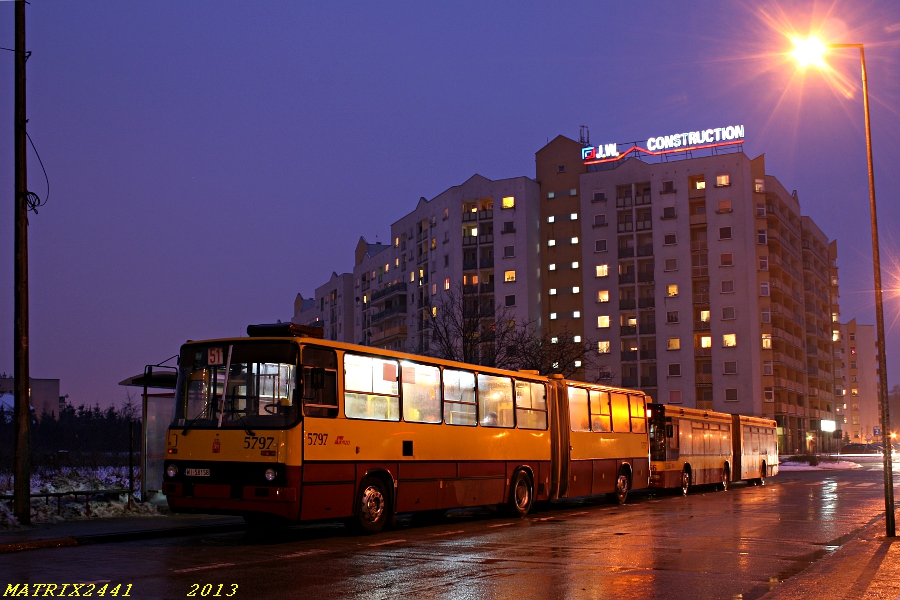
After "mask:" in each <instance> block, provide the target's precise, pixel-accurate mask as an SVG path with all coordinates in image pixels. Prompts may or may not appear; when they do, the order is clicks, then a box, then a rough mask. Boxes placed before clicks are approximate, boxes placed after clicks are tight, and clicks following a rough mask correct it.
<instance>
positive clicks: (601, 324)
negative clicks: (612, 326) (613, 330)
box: [597, 315, 609, 329]
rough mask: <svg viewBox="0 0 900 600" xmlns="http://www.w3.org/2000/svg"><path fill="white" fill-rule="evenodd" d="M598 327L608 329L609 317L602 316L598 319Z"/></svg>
mask: <svg viewBox="0 0 900 600" xmlns="http://www.w3.org/2000/svg"><path fill="white" fill-rule="evenodd" d="M597 327H599V328H600V329H606V328H607V327H609V315H601V316H599V317H597Z"/></svg>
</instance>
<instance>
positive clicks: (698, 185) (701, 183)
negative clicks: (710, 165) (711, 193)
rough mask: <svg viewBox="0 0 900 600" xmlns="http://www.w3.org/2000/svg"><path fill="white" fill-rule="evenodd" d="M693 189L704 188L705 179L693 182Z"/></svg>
mask: <svg viewBox="0 0 900 600" xmlns="http://www.w3.org/2000/svg"><path fill="white" fill-rule="evenodd" d="M694 189H698V190H705V189H706V180H704V179H701V180H699V181H695V182H694Z"/></svg>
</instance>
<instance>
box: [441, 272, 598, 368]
mask: <svg viewBox="0 0 900 600" xmlns="http://www.w3.org/2000/svg"><path fill="white" fill-rule="evenodd" d="M477 290H478V288H476V287H474V286H460V287H459V288H457V289H455V290H452V291H450V292H449V293H447V294H444V295H443V296H442V297H441V300H440V301H439V302H438V303H437V304H436V305H435V308H436V310H435V314H434V316H433V317H432V318H431V321H430V328H431V343H430V350H429V351H428V352H427V354H429V355H430V356H434V357H437V358H443V359H447V360H455V361H458V362H465V363H471V364H479V365H484V366H490V367H496V368H499V369H509V370H524V369H527V370H533V371H537V372H539V373H540V374H541V375H551V374H560V375H563V376H564V377H567V378H568V377H572V376H573V375H576V374H578V373H584V374H585V375H583V377H584V378H585V379H588V380H597V379H598V378H599V369H598V368H597V352H596V349H595V346H596V343H595V342H593V341H590V340H583V341H579V342H576V341H575V335H574V334H570V333H569V332H568V331H566V330H564V331H562V332H557V333H556V334H555V335H553V336H551V335H550V334H548V333H545V332H542V331H541V329H540V327H539V326H538V323H537V322H536V321H528V320H520V321H518V322H517V321H516V320H515V319H514V318H513V314H512V312H511V311H510V309H509V308H507V307H505V306H501V305H499V304H496V303H495V302H494V296H493V294H489V293H478V291H477Z"/></svg>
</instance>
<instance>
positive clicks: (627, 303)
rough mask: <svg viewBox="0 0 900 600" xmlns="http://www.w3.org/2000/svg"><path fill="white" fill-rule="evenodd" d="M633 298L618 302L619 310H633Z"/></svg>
mask: <svg viewBox="0 0 900 600" xmlns="http://www.w3.org/2000/svg"><path fill="white" fill-rule="evenodd" d="M634 306H635V300H634V298H624V299H620V300H619V310H634Z"/></svg>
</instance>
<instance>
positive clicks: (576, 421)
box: [568, 385, 591, 431]
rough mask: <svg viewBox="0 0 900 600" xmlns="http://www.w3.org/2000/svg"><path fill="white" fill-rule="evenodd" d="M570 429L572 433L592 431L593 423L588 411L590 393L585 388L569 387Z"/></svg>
mask: <svg viewBox="0 0 900 600" xmlns="http://www.w3.org/2000/svg"><path fill="white" fill-rule="evenodd" d="M568 392H569V429H571V430H572V431H590V430H591V421H590V412H589V411H588V391H587V390H586V389H584V388H579V387H574V386H571V385H570V386H569V390H568Z"/></svg>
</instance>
